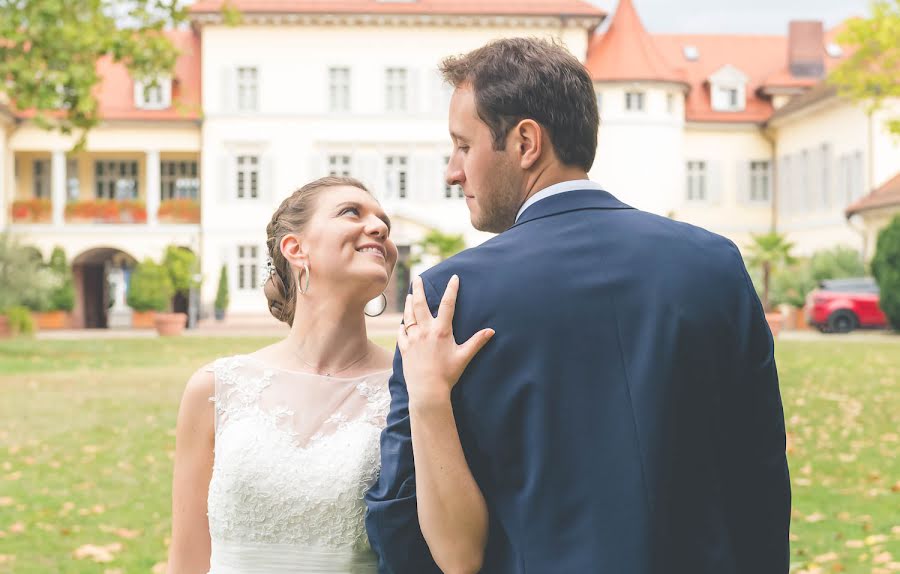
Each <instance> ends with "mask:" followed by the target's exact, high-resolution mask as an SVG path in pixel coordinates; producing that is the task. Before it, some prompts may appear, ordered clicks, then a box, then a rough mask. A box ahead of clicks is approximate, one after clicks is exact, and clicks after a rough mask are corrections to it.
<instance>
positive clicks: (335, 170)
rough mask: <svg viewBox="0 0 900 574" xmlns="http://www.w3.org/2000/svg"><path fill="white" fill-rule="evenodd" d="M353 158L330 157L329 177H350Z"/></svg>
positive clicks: (342, 156)
mask: <svg viewBox="0 0 900 574" xmlns="http://www.w3.org/2000/svg"><path fill="white" fill-rule="evenodd" d="M351 161H352V159H351V157H350V156H349V155H330V156H328V175H339V176H341V177H350V165H351Z"/></svg>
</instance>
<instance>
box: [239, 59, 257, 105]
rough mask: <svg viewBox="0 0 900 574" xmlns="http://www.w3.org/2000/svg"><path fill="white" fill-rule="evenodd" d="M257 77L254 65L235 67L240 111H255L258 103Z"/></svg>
mask: <svg viewBox="0 0 900 574" xmlns="http://www.w3.org/2000/svg"><path fill="white" fill-rule="evenodd" d="M258 81H259V77H258V73H257V69H256V68H254V67H240V68H238V69H237V90H238V98H237V101H238V109H239V110H241V111H255V110H256V109H257V105H258V103H259V102H258V101H257V100H258V92H259V85H258Z"/></svg>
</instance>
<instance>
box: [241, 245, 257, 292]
mask: <svg viewBox="0 0 900 574" xmlns="http://www.w3.org/2000/svg"><path fill="white" fill-rule="evenodd" d="M237 249H238V258H237V280H238V289H240V290H242V291H246V290H250V289H256V287H257V280H258V279H259V251H258V248H257V247H256V245H239V246H238V248H237Z"/></svg>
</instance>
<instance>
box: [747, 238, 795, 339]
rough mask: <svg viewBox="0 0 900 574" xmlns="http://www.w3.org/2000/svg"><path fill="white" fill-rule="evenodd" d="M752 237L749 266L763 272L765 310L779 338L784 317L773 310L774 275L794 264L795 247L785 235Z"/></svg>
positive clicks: (773, 333)
mask: <svg viewBox="0 0 900 574" xmlns="http://www.w3.org/2000/svg"><path fill="white" fill-rule="evenodd" d="M752 237H753V243H752V244H751V245H750V248H749V250H748V260H749V264H750V265H751V266H753V267H756V268H758V269H759V270H760V271H761V272H762V283H763V295H762V304H763V309H764V310H765V313H766V321H767V322H768V323H769V328H770V329H771V330H772V335H773V336H777V335H778V333H779V331H781V324H782V315H781V313H779V312H778V311H776V310H775V309H774V308H773V306H772V301H771V298H770V285H771V281H772V274H773V273H774V272H775V271H777V270H778V269H780V268H781V267H783V266H785V265H792V264H793V263H794V258H793V257H792V256H791V249H793V247H794V245H793V243H790V242H788V241H787V239H786V238H785V237H784V235H781V234H779V233H776V232H774V231H773V232H770V233H765V234H763V235H753V236H752Z"/></svg>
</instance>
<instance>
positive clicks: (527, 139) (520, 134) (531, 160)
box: [513, 120, 544, 169]
mask: <svg viewBox="0 0 900 574" xmlns="http://www.w3.org/2000/svg"><path fill="white" fill-rule="evenodd" d="M543 132H544V130H543V129H542V128H541V125H540V124H539V123H537V122H536V121H534V120H522V121H521V122H519V123H518V124H516V127H515V128H513V143H514V145H515V146H516V148H517V149H516V154H517V155H518V156H519V167H521V168H522V169H530V168H531V166H533V165H534V164H535V162H537V161H538V160H539V159H540V157H541V151H542V150H543V135H544V133H543Z"/></svg>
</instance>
